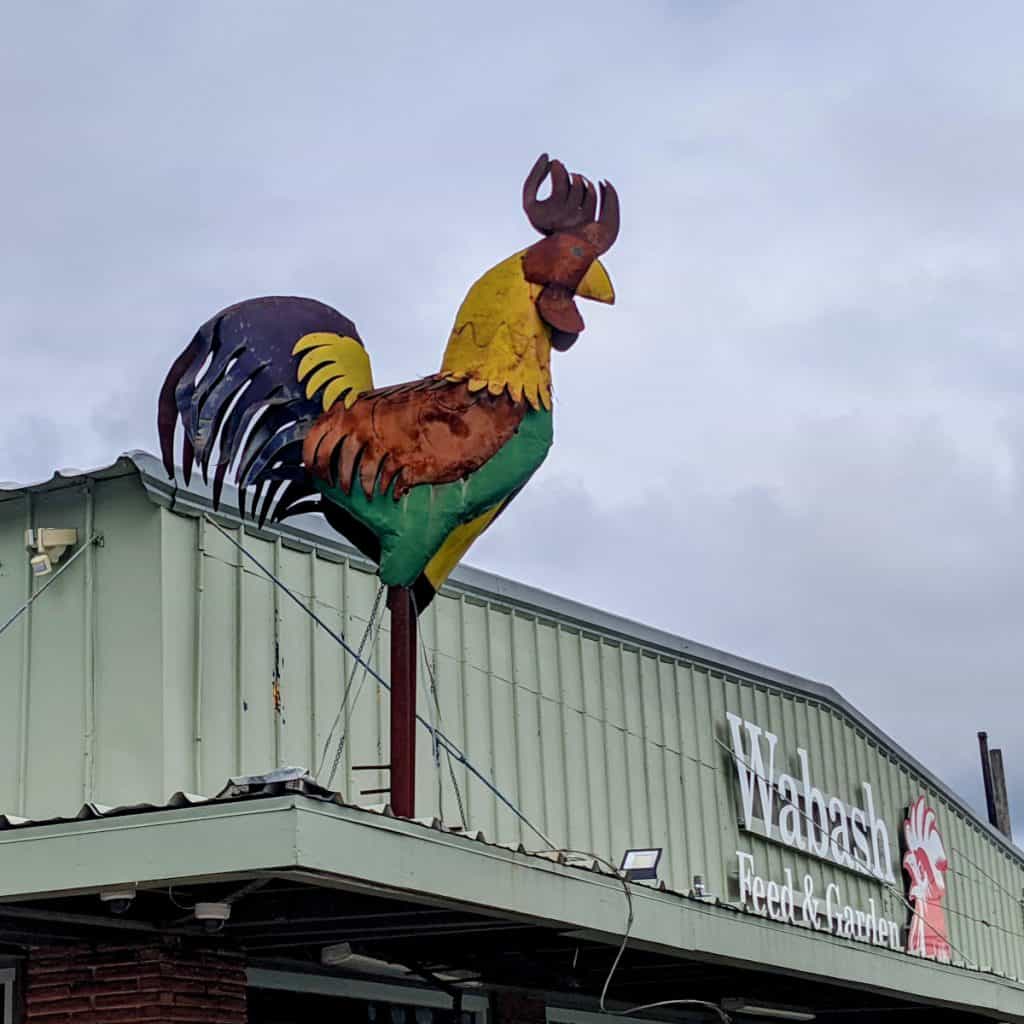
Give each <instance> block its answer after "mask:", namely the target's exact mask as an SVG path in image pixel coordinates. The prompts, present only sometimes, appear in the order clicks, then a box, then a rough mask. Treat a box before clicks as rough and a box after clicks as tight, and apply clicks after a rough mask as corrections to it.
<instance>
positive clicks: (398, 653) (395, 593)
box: [388, 587, 416, 818]
mask: <svg viewBox="0 0 1024 1024" xmlns="http://www.w3.org/2000/svg"><path fill="white" fill-rule="evenodd" d="M388 608H389V609H390V610H391V810H392V811H394V813H395V814H397V815H398V816H399V817H401V818H413V817H415V816H416V608H415V606H414V604H413V600H412V594H411V593H410V591H409V589H408V588H407V587H390V588H389V589H388Z"/></svg>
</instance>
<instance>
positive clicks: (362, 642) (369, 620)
mask: <svg viewBox="0 0 1024 1024" xmlns="http://www.w3.org/2000/svg"><path fill="white" fill-rule="evenodd" d="M383 592H384V588H383V586H379V587H378V588H377V596H376V597H375V598H374V601H373V607H372V608H371V609H370V614H369V616H368V618H367V620H366V628H365V629H364V630H363V635H362V637H361V638H360V640H359V652H358V657H357V658H356V659H355V660H354V661H353V663H352V671H351V672H350V673H349V677H348V682H347V683H346V684H345V689H344V690H343V691H342V695H341V703H340V704H339V706H338V713H337V714H336V715H335V716H334V721H333V722H332V723H331V728H330V731H329V732H328V733H327V739H326V740H325V741H324V749H323V753H322V754H321V755H320V764H319V765H318V767H317V770H316V777H317V778H319V777H320V776H321V775H322V774H323V770H324V765H325V764H326V763H327V752H328V751H329V750H330V749H331V741H332V740H333V739H334V731H335V729H337V728H338V724H339V723H340V722H341V718H342V715H343V714H344V712H345V705H346V704H347V702H348V695H349V691H350V690H351V689H352V683H353V681H354V680H355V676H356V671H357V670H358V669H359V668H360V667H361V666H362V653H363V648H364V647H365V646H366V640H367V637H369V635H370V632H371V630H372V629H373V624H374V621H375V620H376V618H377V610H378V608H379V607H380V599H381V594H383Z"/></svg>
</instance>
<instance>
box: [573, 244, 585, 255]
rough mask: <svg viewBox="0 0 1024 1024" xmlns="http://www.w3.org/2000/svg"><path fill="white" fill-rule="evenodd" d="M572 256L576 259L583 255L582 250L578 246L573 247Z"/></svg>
mask: <svg viewBox="0 0 1024 1024" xmlns="http://www.w3.org/2000/svg"><path fill="white" fill-rule="evenodd" d="M572 254H573V256H576V257H579V256H582V255H583V249H582V248H581V247H580V246H578V245H574V246H573V247H572Z"/></svg>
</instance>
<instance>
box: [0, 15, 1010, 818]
mask: <svg viewBox="0 0 1024 1024" xmlns="http://www.w3.org/2000/svg"><path fill="white" fill-rule="evenodd" d="M351 8H356V10H355V11H353V10H351ZM0 17H2V22H0V138H3V140H4V156H3V159H2V161H0V195H2V197H3V198H2V211H3V213H2V228H0V279H2V282H3V284H2V287H0V347H2V351H3V354H4V356H5V357H6V358H5V362H4V382H5V385H6V386H5V388H4V403H3V406H2V408H0V479H20V480H32V479H37V478H40V477H43V476H47V475H49V472H50V471H51V470H52V469H53V468H55V467H65V466H90V465H96V464H100V463H104V462H108V461H110V460H111V459H112V457H113V456H115V455H116V454H117V453H119V452H120V451H122V450H125V449H129V448H133V447H141V448H147V449H149V450H154V448H155V445H156V435H155V427H154V414H155V402H156V395H157V390H158V387H159V383H160V380H161V379H162V376H163V374H164V372H165V371H166V369H167V366H168V365H169V363H170V361H171V359H172V358H173V357H174V356H175V355H176V354H177V353H178V351H179V350H180V349H181V348H182V347H183V346H184V344H185V343H186V342H187V341H188V339H189V338H190V337H191V334H192V333H193V331H194V330H195V328H196V327H197V326H198V325H199V324H200V323H201V322H202V321H204V320H205V319H206V318H207V317H208V316H210V315H211V314H212V313H213V312H215V311H216V310H217V309H219V308H220V307H222V306H224V305H227V304H228V303H230V302H232V301H235V300H237V299H240V298H245V297H248V296H253V295H260V294H267V293H277V294H281V293H284V294H299V295H311V296H315V297H317V298H320V299H322V300H324V301H326V302H329V303H331V304H332V305H334V306H336V307H338V308H339V309H340V310H341V311H342V312H344V313H346V314H348V315H350V316H351V317H352V318H353V319H354V320H355V321H356V323H357V324H358V325H359V329H360V332H361V334H362V336H363V338H364V339H365V341H366V343H367V346H368V348H369V349H370V351H371V354H372V356H373V360H374V373H375V377H376V379H377V381H378V383H381V384H384V383H392V382H398V381H401V380H406V379H410V378H412V377H416V376H420V375H422V374H424V373H427V372H431V371H432V370H434V369H436V368H437V365H438V362H439V358H440V354H441V351H442V348H443V346H444V343H445V341H446V339H447V333H448V330H449V328H450V325H451V321H452V317H453V314H454V311H455V309H456V307H457V305H458V303H459V301H460V300H461V298H462V296H463V294H464V292H465V289H466V287H467V286H468V285H469V284H470V283H471V282H472V281H473V280H474V279H475V277H477V276H478V275H479V274H480V273H481V272H482V271H484V270H485V269H487V268H488V267H489V266H491V265H492V264H494V263H495V262H497V261H498V260H499V259H502V258H504V257H505V256H507V255H509V254H510V253H511V252H513V251H515V250H516V249H517V248H520V247H522V246H524V245H526V244H529V243H530V242H531V241H532V240H533V239H534V238H535V237H536V236H535V235H534V234H533V233H532V231H531V229H530V228H529V226H528V225H527V223H526V221H525V218H524V217H523V214H522V211H521V209H520V204H519V190H520V186H521V182H522V179H523V177H524V176H525V173H526V171H527V170H528V169H529V167H530V165H531V163H532V162H533V160H534V158H535V157H536V156H537V154H538V153H539V152H540V151H541V150H549V151H550V152H551V153H552V154H553V155H556V156H559V157H561V158H562V159H564V160H565V161H566V162H568V163H569V164H570V165H571V166H572V167H574V168H577V169H579V170H581V171H584V172H585V173H587V174H588V175H590V176H591V177H595V178H597V177H606V178H609V179H611V180H612V181H613V182H614V183H615V184H616V186H617V187H618V189H619V193H620V196H621V198H622V207H623V229H622V234H621V236H620V238H619V241H618V243H617V244H616V246H615V248H614V249H613V250H612V251H611V253H610V254H609V255H608V257H607V259H606V263H607V266H608V268H609V270H610V272H611V275H612V278H613V280H614V281H615V284H616V287H617V290H618V294H619V302H618V304H617V305H616V306H615V307H613V308H604V307H594V306H593V305H592V304H589V303H586V304H583V305H584V306H585V308H584V309H583V312H584V315H585V316H586V317H587V320H588V325H589V326H588V329H587V331H586V333H585V334H584V335H583V336H582V337H581V339H580V341H579V343H578V344H577V345H576V346H575V347H574V348H573V349H572V351H571V352H569V353H567V354H565V355H562V356H558V355H557V354H556V356H555V360H556V365H555V368H554V373H555V388H556V393H557V414H556V444H555V448H554V450H553V453H552V455H551V457H550V458H549V459H548V461H547V463H546V464H545V466H544V468H543V469H542V471H541V472H540V474H538V476H537V477H536V478H535V479H534V481H533V482H532V483H531V484H530V486H529V488H528V489H527V490H526V491H525V492H524V493H523V495H522V496H521V497H520V498H519V499H518V500H517V502H516V504H515V505H514V506H513V508H512V510H510V512H509V513H508V514H507V516H506V517H504V518H503V519H502V521H501V523H500V524H499V526H498V527H496V528H495V529H494V530H493V531H492V532H491V533H490V534H489V535H488V536H487V537H486V538H485V539H484V540H483V541H482V542H481V543H480V544H479V545H478V546H477V547H476V548H475V549H474V551H473V553H472V557H471V559H470V561H471V563H472V564H475V565H477V566H480V567H482V568H487V569H491V570H495V571H497V572H500V573H503V574H506V575H509V576H512V577H515V578H518V579H520V580H524V581H526V582H529V583H532V584H535V585H539V586H542V587H545V588H547V589H550V590H553V591H555V592H557V593H561V594H566V595H570V596H572V597H575V598H578V599H581V600H584V601H588V602H590V603H593V604H596V605H599V606H601V607H604V608H607V609H609V610H612V611H615V612H618V613H621V614H624V615H628V616H631V617H634V618H637V619H640V620H642V621H644V622H648V623H651V624H654V625H658V626H661V627H664V628H667V629H670V630H673V631H675V632H678V633H681V634H683V635H685V636H687V637H690V638H692V639H695V640H699V641H702V642H704V643H708V644H712V645H716V646H719V647H722V648H725V649H727V650H729V651H733V652H736V653H739V654H743V655H745V656H748V657H751V658H755V659H758V660H761V661H765V662H768V663H770V664H774V665H777V666H779V667H782V668H785V669H788V670H790V671H793V672H798V673H802V674H805V675H809V676H811V677H813V678H816V679H819V680H822V681H825V682H828V683H831V684H832V685H834V686H835V687H837V688H838V689H839V690H840V691H841V692H842V693H843V694H844V695H845V696H846V697H848V698H849V699H850V700H851V701H852V702H854V703H855V704H856V705H857V706H858V707H860V708H861V709H862V710H863V711H864V712H865V713H866V714H868V715H869V716H870V717H871V718H872V719H874V720H875V721H876V722H877V723H878V724H879V725H881V726H882V727H883V728H884V729H886V730H887V731H888V732H889V733H890V734H892V735H894V736H895V737H896V738H897V739H899V740H900V741H901V742H903V743H904V744H905V745H906V746H907V747H908V748H909V749H910V750H911V751H913V752H914V753H915V754H917V755H918V756H919V757H920V758H921V759H922V760H923V761H924V762H925V763H926V764H927V765H929V766H930V767H931V768H932V769H933V770H935V771H936V772H937V773H938V774H939V775H940V776H942V777H943V778H945V779H946V780H948V781H949V782H950V783H951V784H952V785H953V786H954V787H955V788H956V789H958V790H960V791H961V792H962V793H964V795H965V796H967V797H968V798H970V799H972V800H973V801H974V802H975V803H976V804H978V803H981V790H980V783H979V770H978V768H977V753H976V742H975V732H976V730H977V729H979V728H988V729H989V730H990V733H991V739H992V742H993V743H994V744H995V745H1002V746H1004V747H1005V748H1007V757H1008V763H1009V771H1010V776H1011V777H1010V787H1011V795H1012V796H1013V797H1014V798H1015V802H1016V809H1017V818H1018V826H1019V828H1020V830H1021V831H1022V834H1024V744H1022V739H1024V715H1022V714H1021V707H1022V696H1021V694H1022V682H1024V679H1022V672H1021V668H1020V666H1019V662H1020V654H1019V648H1020V635H1021V631H1020V626H1019V620H1020V619H1021V617H1022V616H1024V572H1022V565H1024V559H1022V555H1024V532H1022V526H1021V524H1022V517H1024V409H1022V405H1021V392H1022V388H1024V349H1022V346H1021V344H1020V324H1021V311H1022V306H1024V299H1022V298H1021V294H1020V292H1021V282H1022V262H1024V260H1022V247H1021V244H1020V239H1021V232H1022V227H1024V204H1022V202H1021V197H1022V189H1024V84H1022V79H1021V74H1020V52H1021V51H1020V39H1021V33H1022V31H1024V8H1022V7H1021V5H1019V4H1017V3H1013V2H1007V3H1003V4H1000V3H972V4H970V5H965V4H963V3H941V2H935V0H929V2H927V3H924V2H921V3H910V2H907V3H901V4H893V3H892V2H891V0H885V2H880V3H867V2H858V3H856V4H839V3H822V4H807V3H796V2H793V3H773V2H768V0H759V2H756V3H755V2H750V3H742V2H724V0H722V2H712V0H691V2H686V0H674V2H673V0H665V2H661V3H657V2H651V3H639V2H638V3H628V4H627V3H623V2H622V0H617V2H614V3H605V2H590V3H587V4H585V5H575V4H565V3H563V4H558V5H548V4H545V5H530V4H527V3H522V4H520V5H519V6H518V7H516V6H514V5H512V6H509V5H504V6H498V5H487V4H480V3H479V2H477V3H467V4H464V5H458V4H451V3H432V4H420V3H407V4H390V3H383V2H377V3H374V4H372V5H371V4H362V5H354V4H342V3H333V2H327V0H322V2H316V3H301V2H294V0H292V2H290V3H284V2H280V3H261V2H253V0H246V2H244V3H242V2H239V3H229V2H210V3H203V4H200V3H177V4H158V3H138V2H125V3H99V2H93V3H85V4H83V3H58V2H51V3H46V4H36V3H30V2H25V0H22V2H11V0H0ZM982 806H983V805H982Z"/></svg>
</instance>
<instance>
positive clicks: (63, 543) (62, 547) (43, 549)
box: [25, 526, 78, 576]
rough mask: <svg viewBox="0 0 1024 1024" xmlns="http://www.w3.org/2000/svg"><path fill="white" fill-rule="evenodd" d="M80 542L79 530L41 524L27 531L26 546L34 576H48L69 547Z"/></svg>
mask: <svg viewBox="0 0 1024 1024" xmlns="http://www.w3.org/2000/svg"><path fill="white" fill-rule="evenodd" d="M77 543H78V531H77V530H70V529H55V528H53V527H51V526H41V527H37V528H36V529H34V530H26V531H25V548H26V549H27V550H28V553H29V560H28V562H29V565H30V566H31V567H32V575H33V576H46V575H48V574H49V573H51V572H53V567H54V566H55V565H56V564H57V563H58V562H59V561H60V560H61V558H63V557H64V552H65V551H67V549H68V548H71V547H74V546H75V544H77Z"/></svg>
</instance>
